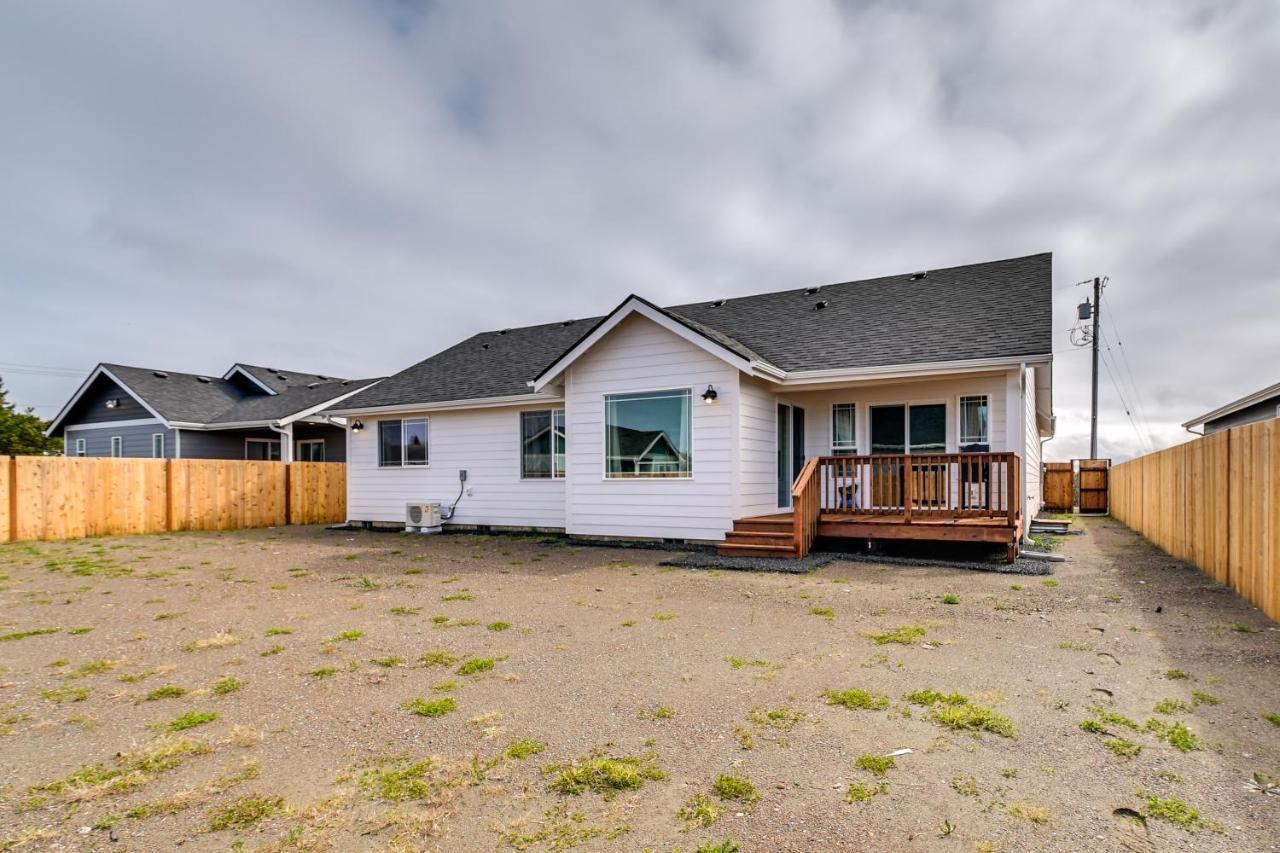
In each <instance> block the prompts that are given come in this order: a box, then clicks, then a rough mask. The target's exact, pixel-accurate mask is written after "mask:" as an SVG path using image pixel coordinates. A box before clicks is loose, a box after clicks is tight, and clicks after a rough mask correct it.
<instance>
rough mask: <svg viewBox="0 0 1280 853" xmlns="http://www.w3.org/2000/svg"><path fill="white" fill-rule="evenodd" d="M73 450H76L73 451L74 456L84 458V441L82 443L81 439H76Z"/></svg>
mask: <svg viewBox="0 0 1280 853" xmlns="http://www.w3.org/2000/svg"><path fill="white" fill-rule="evenodd" d="M64 446H65V445H64ZM75 448H76V450H75V455H76V456H84V455H86V453H87V451H86V448H85V441H84V439H83V438H77V439H76V444H75Z"/></svg>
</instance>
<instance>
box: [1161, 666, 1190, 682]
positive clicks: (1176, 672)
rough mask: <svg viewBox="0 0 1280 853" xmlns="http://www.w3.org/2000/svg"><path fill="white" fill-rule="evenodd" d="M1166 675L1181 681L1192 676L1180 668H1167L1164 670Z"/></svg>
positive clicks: (1170, 678)
mask: <svg viewBox="0 0 1280 853" xmlns="http://www.w3.org/2000/svg"><path fill="white" fill-rule="evenodd" d="M1164 677H1165V678H1167V679H1169V680H1170V681H1181V680H1183V679H1185V678H1190V677H1191V676H1189V675H1187V674H1186V673H1185V672H1183V671H1182V670H1180V669H1166V670H1165V671H1164Z"/></svg>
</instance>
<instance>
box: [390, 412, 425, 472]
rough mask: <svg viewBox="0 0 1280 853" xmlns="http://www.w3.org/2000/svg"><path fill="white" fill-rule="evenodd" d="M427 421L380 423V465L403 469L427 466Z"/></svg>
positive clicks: (410, 420) (417, 419) (408, 420)
mask: <svg viewBox="0 0 1280 853" xmlns="http://www.w3.org/2000/svg"><path fill="white" fill-rule="evenodd" d="M428 458H429V457H428V454H427V419H426V418H413V419H407V420H402V421H378V465H379V466H381V467H383V468H401V467H406V466H415V465H426V464H427V461H428Z"/></svg>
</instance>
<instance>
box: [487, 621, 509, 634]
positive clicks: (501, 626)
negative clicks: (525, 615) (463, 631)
mask: <svg viewBox="0 0 1280 853" xmlns="http://www.w3.org/2000/svg"><path fill="white" fill-rule="evenodd" d="M510 627H511V623H510V622H501V621H499V622H490V623H489V624H488V625H485V628H487V629H489V630H490V631H494V632H498V631H506V630H507V629H509V628H510Z"/></svg>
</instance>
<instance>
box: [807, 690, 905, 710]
mask: <svg viewBox="0 0 1280 853" xmlns="http://www.w3.org/2000/svg"><path fill="white" fill-rule="evenodd" d="M822 695H823V696H825V697H826V699H827V704H828V705H840V706H842V707H845V708H849V709H850V710H863V711H883V710H884V709H885V708H888V707H889V697H888V696H881V695H880V694H878V693H871V692H870V691H867V690H863V689H861V688H859V687H853V688H850V689H848V690H841V691H835V690H828V691H826V692H825V693H823V694H822Z"/></svg>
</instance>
